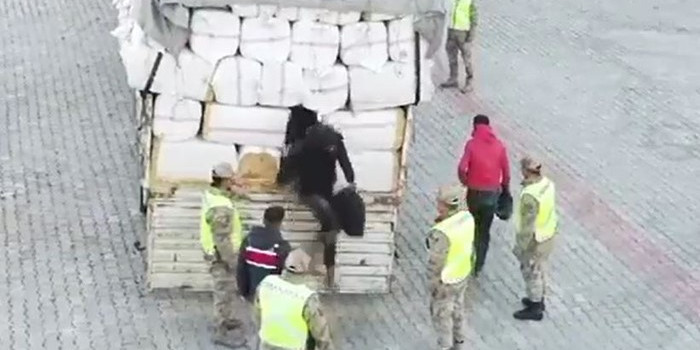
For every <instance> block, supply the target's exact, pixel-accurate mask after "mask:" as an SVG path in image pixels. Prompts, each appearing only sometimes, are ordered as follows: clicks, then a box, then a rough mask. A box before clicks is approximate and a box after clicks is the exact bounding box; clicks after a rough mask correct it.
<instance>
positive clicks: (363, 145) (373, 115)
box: [323, 108, 406, 151]
mask: <svg viewBox="0 0 700 350" xmlns="http://www.w3.org/2000/svg"><path fill="white" fill-rule="evenodd" d="M323 121H324V122H325V123H327V124H329V125H332V126H333V127H334V128H335V129H336V130H339V131H340V132H341V133H342V134H343V137H344V139H345V145H346V146H347V147H348V148H350V149H353V150H358V151H389V150H398V149H399V148H400V147H401V144H402V142H403V136H404V128H405V125H406V116H405V113H404V110H403V109H402V108H392V109H382V110H376V111H366V112H350V111H338V112H335V113H332V114H329V115H325V116H323Z"/></svg>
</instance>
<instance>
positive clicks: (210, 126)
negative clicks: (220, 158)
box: [202, 103, 290, 147]
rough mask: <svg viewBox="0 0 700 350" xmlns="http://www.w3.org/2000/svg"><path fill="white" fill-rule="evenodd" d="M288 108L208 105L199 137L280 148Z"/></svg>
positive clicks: (285, 126)
mask: <svg viewBox="0 0 700 350" xmlns="http://www.w3.org/2000/svg"><path fill="white" fill-rule="evenodd" d="M289 113H290V112H289V109H287V108H266V107H236V106H226V105H221V104H216V103H209V104H207V107H206V109H205V113H204V123H203V127H202V136H203V137H204V139H205V140H207V141H212V142H217V143H224V144H239V145H249V146H261V147H282V146H283V144H284V133H285V131H286V128H287V121H288V120H289Z"/></svg>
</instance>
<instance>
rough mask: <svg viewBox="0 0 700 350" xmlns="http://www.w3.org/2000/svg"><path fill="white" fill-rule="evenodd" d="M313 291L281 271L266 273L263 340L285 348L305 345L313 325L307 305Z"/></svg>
mask: <svg viewBox="0 0 700 350" xmlns="http://www.w3.org/2000/svg"><path fill="white" fill-rule="evenodd" d="M313 294H314V292H313V291H312V290H311V289H309V288H308V287H306V286H305V285H296V284H293V283H289V282H287V281H285V280H283V279H282V278H280V276H278V275H269V276H267V277H265V278H264V279H263V280H262V282H260V286H259V287H258V297H259V298H260V299H259V300H260V333H259V335H260V340H261V341H262V342H263V343H265V344H267V345H271V346H275V347H280V348H284V349H294V350H297V349H299V350H303V349H305V348H306V338H307V336H308V332H309V327H308V325H307V324H306V321H304V316H303V312H304V305H306V301H307V300H308V299H309V297H311V296H312V295H313Z"/></svg>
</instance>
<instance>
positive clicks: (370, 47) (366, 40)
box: [340, 22, 389, 70]
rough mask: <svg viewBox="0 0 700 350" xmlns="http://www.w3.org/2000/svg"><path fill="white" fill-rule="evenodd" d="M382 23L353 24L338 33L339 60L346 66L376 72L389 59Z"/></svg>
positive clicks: (384, 28)
mask: <svg viewBox="0 0 700 350" xmlns="http://www.w3.org/2000/svg"><path fill="white" fill-rule="evenodd" d="M388 51H389V49H388V45H387V29H386V26H385V25H384V23H381V22H377V23H363V22H361V23H355V24H348V25H345V26H343V27H342V29H341V31H340V58H341V59H342V60H343V63H345V64H346V65H348V66H362V67H365V68H368V69H373V70H378V69H379V68H380V67H382V65H384V63H386V61H387V60H388V59H389V53H388Z"/></svg>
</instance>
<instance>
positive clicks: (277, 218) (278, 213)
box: [263, 205, 284, 228]
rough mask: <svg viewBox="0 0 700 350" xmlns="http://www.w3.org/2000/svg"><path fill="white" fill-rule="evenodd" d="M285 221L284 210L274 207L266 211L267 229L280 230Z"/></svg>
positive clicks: (264, 217)
mask: <svg viewBox="0 0 700 350" xmlns="http://www.w3.org/2000/svg"><path fill="white" fill-rule="evenodd" d="M282 220H284V208H282V207H280V206H279V205H274V206H271V207H268V208H267V209H265V213H264V214H263V224H265V226H266V227H272V228H280V227H281V226H282Z"/></svg>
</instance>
